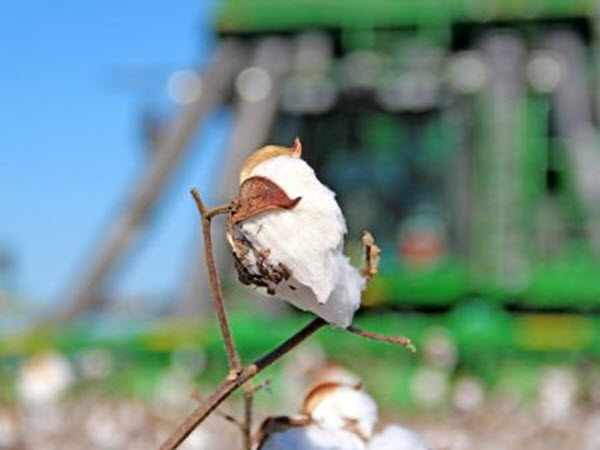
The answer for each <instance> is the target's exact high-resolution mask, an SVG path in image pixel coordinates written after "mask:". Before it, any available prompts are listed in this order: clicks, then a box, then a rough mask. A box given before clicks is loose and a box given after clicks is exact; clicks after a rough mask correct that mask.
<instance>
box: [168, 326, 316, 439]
mask: <svg viewBox="0 0 600 450" xmlns="http://www.w3.org/2000/svg"><path fill="white" fill-rule="evenodd" d="M325 325H326V322H325V321H324V320H323V319H321V318H320V317H317V318H315V319H313V320H312V321H311V322H310V323H308V324H307V325H306V326H305V327H304V328H302V329H301V330H300V331H298V332H297V333H296V334H294V335H293V336H292V337H290V338H288V339H287V340H286V341H284V342H283V343H282V344H280V345H279V346H277V347H276V348H274V349H273V350H271V351H270V352H269V353H267V354H266V355H264V356H262V357H260V358H259V359H257V360H256V361H254V362H253V363H252V364H250V365H249V366H248V367H246V368H245V369H244V370H243V371H242V372H241V373H240V374H239V375H238V376H237V377H236V378H233V379H231V378H226V379H225V380H224V381H222V382H221V384H220V385H219V386H218V387H217V389H216V390H215V391H214V392H213V393H212V394H211V396H210V397H209V398H208V399H207V400H206V402H204V404H202V405H200V406H198V408H196V410H195V411H194V412H193V413H192V414H190V415H189V416H188V417H187V418H186V419H185V420H184V421H183V422H181V423H180V424H179V426H177V428H176V429H175V430H174V431H173V433H172V434H171V435H170V436H169V437H168V438H167V440H166V441H165V442H164V443H163V444H162V445H161V446H160V450H172V449H174V448H177V446H178V445H179V444H181V443H182V442H183V441H184V439H185V438H186V437H187V436H188V435H189V434H190V433H191V432H192V431H193V430H194V428H196V426H198V424H199V423H201V422H202V421H203V420H204V419H205V418H206V417H207V416H208V415H209V414H210V413H211V412H213V411H214V410H215V408H217V406H219V405H220V404H221V403H222V402H223V401H224V400H225V399H226V398H227V397H229V396H230V395H231V394H232V393H233V392H234V391H235V390H236V389H238V388H239V387H240V386H242V385H243V384H244V383H245V382H246V381H248V380H250V379H252V378H254V377H255V376H256V375H257V374H258V373H260V372H261V371H263V370H264V369H265V368H266V367H268V366H270V365H271V364H273V363H274V362H275V361H277V360H278V359H279V358H281V357H282V356H284V355H285V354H286V353H288V352H289V351H290V350H292V349H293V348H294V347H296V346H298V345H299V344H300V343H301V342H302V341H304V340H306V339H307V338H308V337H310V336H311V335H312V334H313V333H315V332H316V331H317V330H319V329H320V328H322V327H323V326H325Z"/></svg>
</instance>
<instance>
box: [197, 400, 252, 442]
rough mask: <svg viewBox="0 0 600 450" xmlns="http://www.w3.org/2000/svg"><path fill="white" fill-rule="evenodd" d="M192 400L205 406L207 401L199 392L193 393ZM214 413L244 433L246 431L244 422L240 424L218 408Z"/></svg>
mask: <svg viewBox="0 0 600 450" xmlns="http://www.w3.org/2000/svg"><path fill="white" fill-rule="evenodd" d="M192 398H193V399H194V400H196V401H197V402H198V404H200V405H202V404H204V402H205V401H206V399H205V398H204V397H203V396H202V394H200V392H198V391H194V392H193V393H192ZM214 413H215V414H216V415H218V416H219V417H221V418H222V419H225V420H226V421H227V422H230V423H232V424H233V425H235V426H236V427H237V428H239V429H240V431H242V432H243V431H244V424H243V423H242V422H240V421H239V420H238V419H236V418H235V417H233V416H232V415H231V414H227V413H226V412H223V411H221V410H220V409H218V408H216V409H215V411H214Z"/></svg>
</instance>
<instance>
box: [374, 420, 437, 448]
mask: <svg viewBox="0 0 600 450" xmlns="http://www.w3.org/2000/svg"><path fill="white" fill-rule="evenodd" d="M429 449H430V447H429V446H428V445H427V443H426V442H425V440H424V439H423V438H422V437H421V436H419V435H418V434H417V433H415V432H414V431H412V430H409V429H408V428H404V427H401V426H398V425H390V426H388V427H386V428H385V429H384V430H383V431H382V432H381V433H378V434H376V435H375V436H373V437H372V438H371V440H370V441H369V443H368V444H367V450H429Z"/></svg>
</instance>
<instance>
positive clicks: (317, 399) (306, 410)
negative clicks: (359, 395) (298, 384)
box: [301, 381, 362, 415]
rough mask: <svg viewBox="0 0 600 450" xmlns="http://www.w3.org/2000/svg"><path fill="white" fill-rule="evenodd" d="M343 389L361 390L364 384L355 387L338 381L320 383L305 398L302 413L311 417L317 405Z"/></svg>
mask: <svg viewBox="0 0 600 450" xmlns="http://www.w3.org/2000/svg"><path fill="white" fill-rule="evenodd" d="M341 387H349V388H351V389H354V390H357V391H358V390H360V389H361V388H362V383H357V384H355V385H348V384H345V383H340V382H338V381H326V382H324V383H320V384H318V385H317V386H315V387H313V388H312V389H311V390H310V391H308V393H307V394H306V396H305V397H304V401H303V402H302V409H301V411H302V413H303V414H308V415H311V414H312V413H313V411H314V410H315V408H316V407H317V405H318V404H319V403H321V402H322V401H323V399H324V398H325V397H327V396H328V395H330V394H332V393H333V392H334V391H336V390H337V389H339V388H341Z"/></svg>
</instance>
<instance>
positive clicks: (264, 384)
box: [252, 378, 271, 394]
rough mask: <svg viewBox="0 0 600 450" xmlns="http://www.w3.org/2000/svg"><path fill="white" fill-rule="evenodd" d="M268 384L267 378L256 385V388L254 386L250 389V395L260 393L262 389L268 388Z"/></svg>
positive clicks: (269, 380)
mask: <svg viewBox="0 0 600 450" xmlns="http://www.w3.org/2000/svg"><path fill="white" fill-rule="evenodd" d="M270 384H271V379H270V378H267V379H266V380H264V381H262V382H261V383H259V384H257V385H256V386H254V387H253V388H252V393H253V394H256V393H257V392H258V391H262V390H263V389H266V388H268V387H269V385H270Z"/></svg>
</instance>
